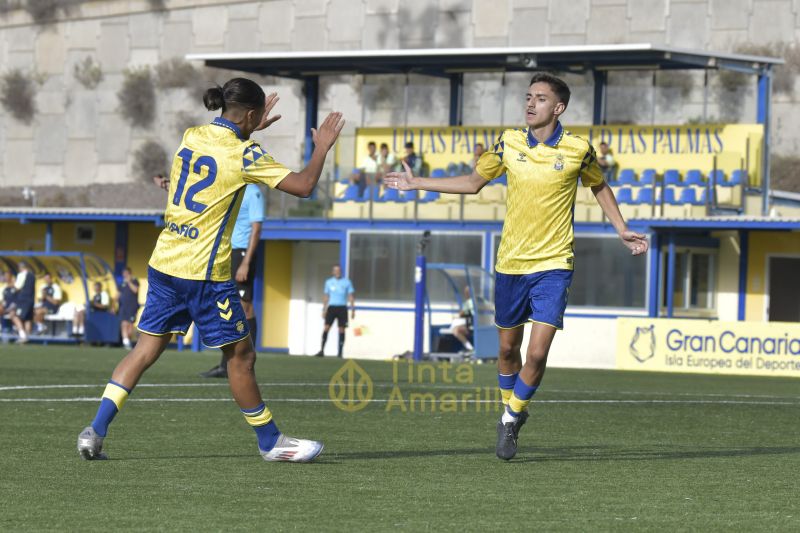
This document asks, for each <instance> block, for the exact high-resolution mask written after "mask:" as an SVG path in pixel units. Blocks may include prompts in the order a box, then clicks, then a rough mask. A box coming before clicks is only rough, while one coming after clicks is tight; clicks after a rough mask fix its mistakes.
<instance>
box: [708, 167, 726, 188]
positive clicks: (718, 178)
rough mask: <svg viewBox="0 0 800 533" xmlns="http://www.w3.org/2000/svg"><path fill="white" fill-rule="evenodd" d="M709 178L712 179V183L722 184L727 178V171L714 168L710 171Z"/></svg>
mask: <svg viewBox="0 0 800 533" xmlns="http://www.w3.org/2000/svg"><path fill="white" fill-rule="evenodd" d="M708 179H709V180H711V185H722V184H723V183H724V182H725V181H726V180H725V172H723V171H721V170H712V171H711V172H709V173H708Z"/></svg>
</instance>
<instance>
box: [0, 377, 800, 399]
mask: <svg viewBox="0 0 800 533" xmlns="http://www.w3.org/2000/svg"><path fill="white" fill-rule="evenodd" d="M104 386H105V384H104V383H103V384H97V383H80V384H54V385H7V386H0V392H4V391H21V390H49V389H97V390H98V391H100V390H102V389H103V387H104ZM259 386H261V387H298V388H300V387H303V388H305V387H326V388H327V387H328V386H329V383H328V382H322V381H320V382H292V381H281V382H264V383H259ZM395 386H398V387H401V388H419V387H423V388H428V389H433V390H437V389H441V390H463V391H467V392H468V391H473V390H475V389H476V388H481V390H483V389H484V388H485V386H479V385H476V384H464V385H456V384H454V385H447V384H443V383H407V382H403V381H401V382H399V383H393V382H373V387H375V388H392V387H395ZM172 387H174V388H181V387H184V388H191V387H194V388H205V387H208V388H214V387H225V388H228V383H227V382H221V383H140V384H139V385H137V386H136V388H137V389H139V388H172ZM542 392H547V393H553V394H611V395H614V394H617V395H623V396H645V397H646V396H673V397H674V396H679V397H694V398H734V399H743V398H761V399H772V400H798V401H800V397H797V396H777V395H767V394H722V393H702V392H697V393H694V392H659V391H603V390H574V389H546V390H544V389H543V390H542ZM538 401H539V402H541V401H542V400H538Z"/></svg>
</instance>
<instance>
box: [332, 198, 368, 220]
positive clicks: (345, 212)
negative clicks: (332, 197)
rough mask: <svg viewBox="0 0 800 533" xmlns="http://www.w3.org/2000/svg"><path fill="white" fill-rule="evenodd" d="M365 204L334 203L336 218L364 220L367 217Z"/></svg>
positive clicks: (334, 215)
mask: <svg viewBox="0 0 800 533" xmlns="http://www.w3.org/2000/svg"><path fill="white" fill-rule="evenodd" d="M365 205H366V204H365V203H364V202H334V203H333V217H334V218H363V217H365V216H366V212H365V211H366V210H365V209H364V208H365Z"/></svg>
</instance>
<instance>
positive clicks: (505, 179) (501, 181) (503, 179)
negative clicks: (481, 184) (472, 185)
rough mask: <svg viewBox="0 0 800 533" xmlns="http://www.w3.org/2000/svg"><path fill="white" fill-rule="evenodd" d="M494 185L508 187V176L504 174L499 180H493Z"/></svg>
mask: <svg viewBox="0 0 800 533" xmlns="http://www.w3.org/2000/svg"><path fill="white" fill-rule="evenodd" d="M492 183H494V184H496V185H508V176H506V175H505V174H503V175H502V176H500V177H498V178H497V179H493V180H492Z"/></svg>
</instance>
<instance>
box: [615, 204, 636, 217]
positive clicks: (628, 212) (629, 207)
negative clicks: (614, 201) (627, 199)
mask: <svg viewBox="0 0 800 533" xmlns="http://www.w3.org/2000/svg"><path fill="white" fill-rule="evenodd" d="M619 212H620V213H622V217H623V218H624V219H625V220H630V219H632V218H639V206H638V205H633V204H619Z"/></svg>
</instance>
